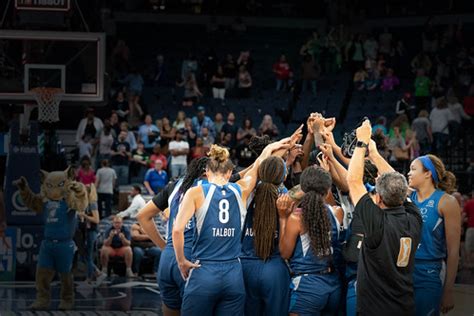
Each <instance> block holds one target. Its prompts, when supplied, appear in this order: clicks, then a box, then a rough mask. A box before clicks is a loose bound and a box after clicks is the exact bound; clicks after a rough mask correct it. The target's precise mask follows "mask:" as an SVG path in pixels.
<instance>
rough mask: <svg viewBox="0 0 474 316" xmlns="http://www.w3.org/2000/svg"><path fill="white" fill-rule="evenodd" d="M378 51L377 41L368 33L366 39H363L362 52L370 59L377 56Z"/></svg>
mask: <svg viewBox="0 0 474 316" xmlns="http://www.w3.org/2000/svg"><path fill="white" fill-rule="evenodd" d="M378 51H379V43H377V40H376V39H375V38H374V36H373V35H372V34H370V35H369V36H368V37H367V39H366V40H365V41H364V52H365V56H366V57H367V58H370V59H375V58H377V55H378Z"/></svg>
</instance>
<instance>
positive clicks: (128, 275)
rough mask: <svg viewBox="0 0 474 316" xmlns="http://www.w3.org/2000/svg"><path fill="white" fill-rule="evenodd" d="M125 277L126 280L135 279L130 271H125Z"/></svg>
mask: <svg viewBox="0 0 474 316" xmlns="http://www.w3.org/2000/svg"><path fill="white" fill-rule="evenodd" d="M125 276H126V277H127V278H134V277H135V274H133V271H132V269H127V272H126V273H125Z"/></svg>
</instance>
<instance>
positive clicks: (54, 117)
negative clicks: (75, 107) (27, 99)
mask: <svg viewBox="0 0 474 316" xmlns="http://www.w3.org/2000/svg"><path fill="white" fill-rule="evenodd" d="M30 93H31V94H33V96H34V97H35V99H36V102H37V103H38V121H40V122H47V123H53V122H57V121H59V103H61V100H62V97H63V95H64V91H63V89H60V88H47V87H38V88H34V89H31V90H30Z"/></svg>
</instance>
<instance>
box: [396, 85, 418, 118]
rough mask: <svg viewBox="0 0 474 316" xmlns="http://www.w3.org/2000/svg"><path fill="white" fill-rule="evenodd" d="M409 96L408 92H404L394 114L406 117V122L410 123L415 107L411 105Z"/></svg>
mask: <svg viewBox="0 0 474 316" xmlns="http://www.w3.org/2000/svg"><path fill="white" fill-rule="evenodd" d="M410 101H411V94H410V93H409V92H406V93H404V94H403V96H402V98H401V99H400V100H398V101H397V105H396V109H395V113H396V114H397V115H404V114H405V115H407V116H408V120H409V121H412V120H413V119H414V118H415V117H414V115H415V113H414V112H415V110H416V107H415V106H414V105H413V104H411V102H410Z"/></svg>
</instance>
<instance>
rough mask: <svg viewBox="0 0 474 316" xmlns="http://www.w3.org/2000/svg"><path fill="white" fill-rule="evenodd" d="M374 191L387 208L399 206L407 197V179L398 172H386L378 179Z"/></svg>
mask: <svg viewBox="0 0 474 316" xmlns="http://www.w3.org/2000/svg"><path fill="white" fill-rule="evenodd" d="M375 189H376V190H377V193H378V194H379V195H380V197H381V198H382V201H383V203H384V204H385V205H386V206H387V207H396V206H401V205H402V204H403V202H404V201H405V199H406V197H407V192H408V183H407V179H405V177H404V176H403V175H402V174H401V173H399V172H387V173H384V174H382V175H381V176H380V177H378V179H377V182H376V183H375Z"/></svg>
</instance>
